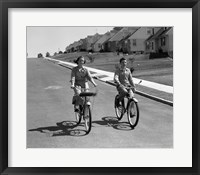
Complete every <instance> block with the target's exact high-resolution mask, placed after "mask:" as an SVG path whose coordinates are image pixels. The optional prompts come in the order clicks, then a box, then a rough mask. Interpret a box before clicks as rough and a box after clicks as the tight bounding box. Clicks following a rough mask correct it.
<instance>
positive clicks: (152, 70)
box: [52, 52, 173, 101]
mask: <svg viewBox="0 0 200 175" xmlns="http://www.w3.org/2000/svg"><path fill="white" fill-rule="evenodd" d="M80 55H83V56H84V57H85V58H86V66H88V67H92V68H97V69H101V70H105V71H110V72H114V71H115V66H116V65H118V64H119V60H120V58H122V57H125V58H127V60H128V64H127V67H129V68H131V67H133V68H134V72H133V77H135V78H139V79H143V80H148V81H152V82H156V83H160V84H165V85H169V86H173V60H172V59H170V58H161V59H151V60H149V59H147V58H145V57H144V56H142V55H125V56H124V55H117V54H116V53H94V54H88V53H87V52H81V53H69V54H61V55H57V56H54V57H52V58H54V59H58V60H62V61H69V62H73V61H74V60H75V59H76V58H77V57H78V56H80ZM91 59H93V61H92V62H91ZM137 90H139V91H141V92H145V93H147V94H150V95H153V96H157V97H160V98H163V99H165V100H169V101H173V94H169V93H166V92H161V91H158V90H155V89H151V88H147V87H144V86H140V85H137Z"/></svg>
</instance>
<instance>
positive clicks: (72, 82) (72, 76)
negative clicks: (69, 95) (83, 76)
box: [70, 68, 75, 85]
mask: <svg viewBox="0 0 200 175" xmlns="http://www.w3.org/2000/svg"><path fill="white" fill-rule="evenodd" d="M70 82H71V84H72V85H74V83H75V68H73V69H72V71H71V80H70Z"/></svg>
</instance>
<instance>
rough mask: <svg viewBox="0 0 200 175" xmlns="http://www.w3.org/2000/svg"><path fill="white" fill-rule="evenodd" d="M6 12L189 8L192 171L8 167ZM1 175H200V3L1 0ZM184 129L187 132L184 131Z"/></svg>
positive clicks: (180, 0)
mask: <svg viewBox="0 0 200 175" xmlns="http://www.w3.org/2000/svg"><path fill="white" fill-rule="evenodd" d="M9 8H192V167H169V168H168V167H152V168H150V167H141V168H140V167H128V168H120V167H118V168H114V167H106V168H105V167H84V168H82V167H74V168H72V167H69V168H64V167H63V168H56V167H51V168H47V167H42V168H41V167H40V168H39V167H36V168H32V167H30V168H28V167H26V168H25V167H8V103H9V99H8V88H9V87H8V73H9V72H8V44H9V43H8V9H9ZM0 26H1V27H0V54H1V55H0V66H1V67H0V172H1V174H2V175H8V174H12V175H15V174H19V175H21V174H26V175H29V174H41V175H42V174H56V175H57V174H70V175H71V174H76V175H79V174H98V175H100V174H121V175H122V174H123V175H124V174H165V175H167V174H185V175H199V174H200V150H199V147H200V144H199V143H200V134H199V131H200V129H199V126H200V123H199V121H200V120H199V118H198V117H199V99H200V98H199V97H200V95H199V84H200V81H199V77H200V76H199V72H200V71H198V70H199V69H200V52H199V50H200V44H199V41H200V35H199V31H200V2H199V0H95V1H92V0H0ZM186 129H187V128H186Z"/></svg>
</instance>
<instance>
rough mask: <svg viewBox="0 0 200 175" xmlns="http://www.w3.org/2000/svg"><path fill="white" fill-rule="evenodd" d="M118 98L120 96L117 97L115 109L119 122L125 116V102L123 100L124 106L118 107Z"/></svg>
mask: <svg viewBox="0 0 200 175" xmlns="http://www.w3.org/2000/svg"><path fill="white" fill-rule="evenodd" d="M117 98H118V95H116V96H115V103H114V107H115V114H116V116H117V119H118V120H121V119H122V117H123V115H124V110H125V109H124V100H122V106H117Z"/></svg>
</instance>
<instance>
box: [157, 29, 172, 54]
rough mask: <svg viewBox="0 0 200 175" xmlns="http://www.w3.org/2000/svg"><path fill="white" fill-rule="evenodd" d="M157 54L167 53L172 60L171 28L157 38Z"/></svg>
mask: <svg viewBox="0 0 200 175" xmlns="http://www.w3.org/2000/svg"><path fill="white" fill-rule="evenodd" d="M158 48H159V52H164V53H168V55H169V56H170V57H172V58H173V27H168V28H167V29H166V30H165V31H163V33H161V34H160V35H159V36H158Z"/></svg>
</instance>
